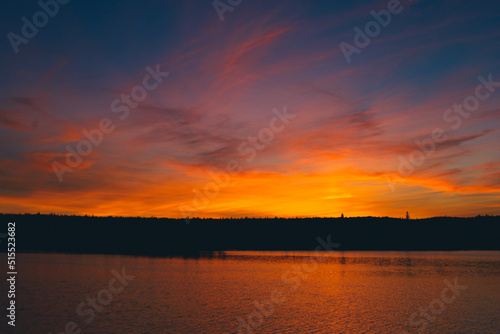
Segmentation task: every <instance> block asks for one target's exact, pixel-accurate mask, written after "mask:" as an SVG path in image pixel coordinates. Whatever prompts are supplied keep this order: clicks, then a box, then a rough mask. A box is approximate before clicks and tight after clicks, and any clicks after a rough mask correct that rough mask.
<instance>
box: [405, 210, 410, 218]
mask: <svg viewBox="0 0 500 334" xmlns="http://www.w3.org/2000/svg"><path fill="white" fill-rule="evenodd" d="M406 219H410V214H409V213H408V211H406Z"/></svg>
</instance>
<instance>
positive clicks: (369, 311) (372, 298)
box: [1, 252, 500, 334]
mask: <svg viewBox="0 0 500 334" xmlns="http://www.w3.org/2000/svg"><path fill="white" fill-rule="evenodd" d="M319 254H320V255H321V257H318V253H314V252H225V253H220V254H216V255H213V256H207V257H200V258H148V257H133V256H112V255H72V254H18V255H17V262H18V263H17V267H18V276H17V282H16V306H17V314H16V327H15V330H12V328H11V327H10V326H9V328H7V330H6V331H3V330H2V333H3V332H5V333H22V334H30V333H43V334H46V333H52V334H56V333H57V334H59V333H80V330H81V333H99V334H107V333H162V334H163V333H186V334H188V333H189V334H194V333H220V334H224V333H294V334H295V333H355V334H360V333H384V334H386V333H397V334H401V333H468V334H471V333H481V334H488V333H491V334H493V333H494V334H498V333H500V317H499V315H500V252H336V253H328V254H326V253H319ZM4 300H6V298H3V299H2V301H4ZM4 306H5V307H4ZM5 309H6V305H2V310H5ZM5 315H6V311H3V315H2V319H4V320H3V323H2V325H1V328H6V327H7V326H5V325H6V320H5V319H6V317H5Z"/></svg>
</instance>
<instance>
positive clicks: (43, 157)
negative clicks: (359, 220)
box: [0, 0, 500, 218]
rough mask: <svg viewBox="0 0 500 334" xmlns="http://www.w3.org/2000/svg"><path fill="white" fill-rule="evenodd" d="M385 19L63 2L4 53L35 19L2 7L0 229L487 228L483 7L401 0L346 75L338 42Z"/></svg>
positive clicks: (288, 5) (499, 102)
mask: <svg viewBox="0 0 500 334" xmlns="http://www.w3.org/2000/svg"><path fill="white" fill-rule="evenodd" d="M232 2H233V3H237V2H238V1H234V0H233V1H232ZM388 2H391V1H355V2H346V1H324V0H321V1H320V0H313V1H309V0H307V1H306V0H304V1H255V0H244V1H242V2H241V4H239V5H237V6H235V7H234V8H233V7H231V9H232V11H229V10H228V11H225V12H224V13H223V18H224V20H223V21H222V22H221V20H220V18H219V15H218V13H217V11H216V9H215V8H214V5H213V3H212V1H211V0H203V1H201V0H199V1H153V0H152V1H144V2H138V1H137V2H133V1H126V2H123V1H106V2H105V3H102V2H98V1H76V0H73V1H70V2H69V3H67V4H64V5H59V7H60V8H59V10H58V12H57V13H56V14H55V15H54V17H50V18H49V19H48V22H47V24H46V25H44V26H42V27H40V28H38V33H37V34H36V36H34V37H32V38H29V39H27V40H28V42H27V43H22V44H19V45H18V52H17V53H16V52H15V51H14V49H15V48H14V47H13V45H12V43H11V42H10V41H9V38H8V34H9V32H13V33H15V34H17V35H21V34H22V26H23V24H24V23H23V21H22V18H23V17H26V18H27V19H28V20H29V21H31V22H32V21H33V15H34V14H35V13H36V12H37V11H40V10H41V8H40V6H39V5H38V4H37V1H35V0H26V1H22V2H17V1H16V2H10V1H9V2H5V1H4V2H3V3H2V4H1V5H0V12H1V13H2V14H1V15H2V17H3V19H2V20H1V23H0V27H1V31H2V34H3V37H2V43H1V44H0V48H1V49H0V57H1V58H0V59H1V63H2V70H1V75H0V139H1V140H0V155H1V161H0V212H7V213H19V212H31V213H36V212H41V213H50V212H54V213H64V214H94V215H123V216H147V217H150V216H157V217H183V216H185V215H189V216H200V217H231V216H232V217H241V216H255V217H265V216H272V217H274V216H282V217H295V216H299V217H303V216H306V217H310V216H340V214H342V213H344V215H346V216H368V215H372V216H392V217H402V216H404V214H405V212H406V211H409V212H410V215H411V216H412V217H414V218H423V217H429V216H441V215H448V216H475V215H477V214H492V215H495V214H496V215H498V214H500V149H499V148H500V146H499V142H500V140H499V139H500V84H497V88H496V89H495V88H494V87H493V86H491V85H490V86H489V89H488V87H485V86H484V85H483V86H482V87H480V88H478V86H480V85H482V84H483V83H484V82H486V81H488V78H489V77H490V78H492V80H493V81H494V82H500V3H499V2H498V1H481V2H477V1H456V0H453V1H452V0H450V1H433V0H422V1H416V0H414V1H409V0H403V1H401V4H400V9H401V10H400V13H398V14H392V15H391V21H390V23H388V24H387V26H386V27H381V28H380V33H379V34H377V35H376V36H375V37H370V39H371V42H370V43H369V45H367V46H366V47H363V48H358V52H357V53H353V54H352V55H351V57H350V58H351V59H350V60H351V61H350V63H348V61H347V60H346V57H345V56H344V53H343V51H342V50H341V47H340V45H341V43H343V42H344V43H348V44H350V45H353V46H354V44H355V42H354V38H355V35H356V32H355V30H354V28H355V27H360V28H361V30H363V31H364V29H365V25H366V24H367V23H368V22H370V21H373V20H374V17H373V16H372V15H371V14H370V12H371V11H375V12H379V11H380V10H383V9H387V7H388ZM222 3H227V2H226V1H225V0H224V1H222ZM379 27H380V26H379ZM157 68H158V69H159V70H160V71H162V72H169V73H170V74H169V75H168V76H167V75H166V74H163V77H161V78H160V79H159V80H158V81H155V79H154V78H153V77H151V75H150V72H154V71H155V70H156V69H157ZM148 75H149V77H147V78H149V79H145V78H146V76H148ZM479 78H481V79H479ZM481 80H482V81H481ZM144 82H145V83H146V85H149V87H153V86H154V88H151V90H144V89H142V92H146V94H147V96H146V97H145V98H144V99H143V100H142V101H137V102H136V103H137V106H136V107H135V108H133V107H130V108H127V107H124V106H126V103H125V102H123V101H121V100H120V99H121V98H122V96H124V94H129V95H130V94H131V91H132V90H133V89H134V88H136V87H137V86H142V85H143V83H144ZM140 91H141V89H140V88H137V89H136V92H140ZM478 92H479V93H480V94H481V96H483V97H484V98H483V100H480V101H479V100H478V99H477V98H475V97H474V96H477V95H476V94H478ZM137 94H139V93H137ZM137 94H136V96H142V95H140V94H139V95H137ZM142 97H143V96H142ZM117 99H118V100H117ZM464 101H469V102H470V101H479V105H478V106H476V107H477V108H475V110H474V111H472V112H463V113H462V114H460V113H458V112H452V111H450V112H447V110H448V109H450V108H453V106H454V104H463V103H464ZM130 103H131V105H132V104H133V103H134V102H133V101H132V102H130ZM119 107H122V109H120V110H118V108H119ZM125 109H129V112H128V113H126V112H125V111H124V110H125ZM273 110H274V111H273ZM463 110H465V109H463ZM284 113H287V114H289V115H290V116H288V118H286V117H284V116H283V114H284ZM277 115H281V116H282V118H279V117H278V116H277ZM461 115H467V117H465V116H461ZM103 120H105V121H104V122H105V123H106V120H107V121H109V122H108V124H107V125H108V126H109V127H113V131H109V132H108V133H103V132H100V133H102V142H101V143H98V144H97V145H93V144H91V145H92V146H91V152H90V153H89V154H88V155H86V156H81V157H80V158H81V161H80V162H78V163H75V165H74V166H73V167H70V166H69V165H68V163H67V158H68V156H69V155H70V154H71V153H69V151H68V147H69V148H70V150H71V149H73V150H77V147H78V145H80V146H81V147H83V146H82V145H83V144H81V143H82V141H85V140H87V138H86V137H85V135H84V134H83V132H82V131H89V132H91V131H92V130H93V129H99V127H100V122H101V123H102V122H103ZM272 128H274V131H273V130H272ZM435 129H442V130H443V131H442V132H441V137H440V138H442V139H441V140H440V142H439V143H434V144H432V145H433V146H435V147H434V149H433V150H432V151H428V152H424V153H422V152H421V151H420V153H418V152H419V150H420V149H419V146H418V145H417V142H426V143H429V142H430V140H431V138H433V131H434V130H435ZM96 131H98V130H96ZM99 131H100V130H99ZM94 133H97V132H94ZM259 133H260V135H261V138H266V140H267V142H266V143H262V139H258V141H257V142H255V141H254V142H253V143H252V142H251V141H252V140H251V139H249V136H252V137H257V138H259ZM96 138H97V137H96ZM269 138H270V139H269ZM79 143H80V144H79ZM252 145H254V146H252ZM427 148H431V144H428V146H427ZM412 152H417V153H416V154H413V155H411V154H412ZM426 153H427V154H426ZM410 156H411V157H412V158H411V159H413V160H414V161H416V162H417V166H413V170H412V171H411V172H407V169H405V168H404V167H401V159H404V161H407V162H408V161H410ZM422 156H425V158H424V159H420V158H421V157H422ZM54 162H55V163H54ZM228 164H230V165H231V164H232V165H233V166H237V167H238V169H237V170H236V171H235V172H234V173H232V174H223V173H227V168H228ZM408 164H410V162H408ZM61 166H66V168H71V172H69V169H68V170H67V171H66V172H63V173H61V172H59V174H58V173H57V172H56V170H58V169H57V168H60V167H61ZM402 171H403V172H402ZM58 175H59V177H58ZM213 175H218V176H219V180H218V183H217V182H216V181H214V180H213ZM227 175H230V176H227ZM207 194H208V195H207Z"/></svg>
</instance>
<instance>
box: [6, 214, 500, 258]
mask: <svg viewBox="0 0 500 334" xmlns="http://www.w3.org/2000/svg"><path fill="white" fill-rule="evenodd" d="M0 216H1V217H2V221H4V222H9V221H12V222H16V251H17V252H65V253H97V254H130V255H148V256H171V255H194V254H199V253H200V252H217V251H225V250H314V249H315V247H316V246H317V241H316V238H317V237H322V238H325V237H326V236H328V235H331V239H332V241H333V242H336V243H340V244H341V246H340V248H339V250H404V251H409V250H436V251H439V250H500V242H499V240H500V216H477V217H472V218H456V217H434V218H427V219H410V218H409V216H407V217H404V218H389V217H352V218H347V217H345V218H221V219H210V218H192V219H190V221H189V224H186V220H184V219H168V218H154V217H152V218H141V217H111V216H110V217H93V216H68V215H54V214H51V215H41V214H0ZM4 241H5V242H2V243H0V249H1V251H3V252H5V251H6V249H7V242H6V241H7V240H4Z"/></svg>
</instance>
